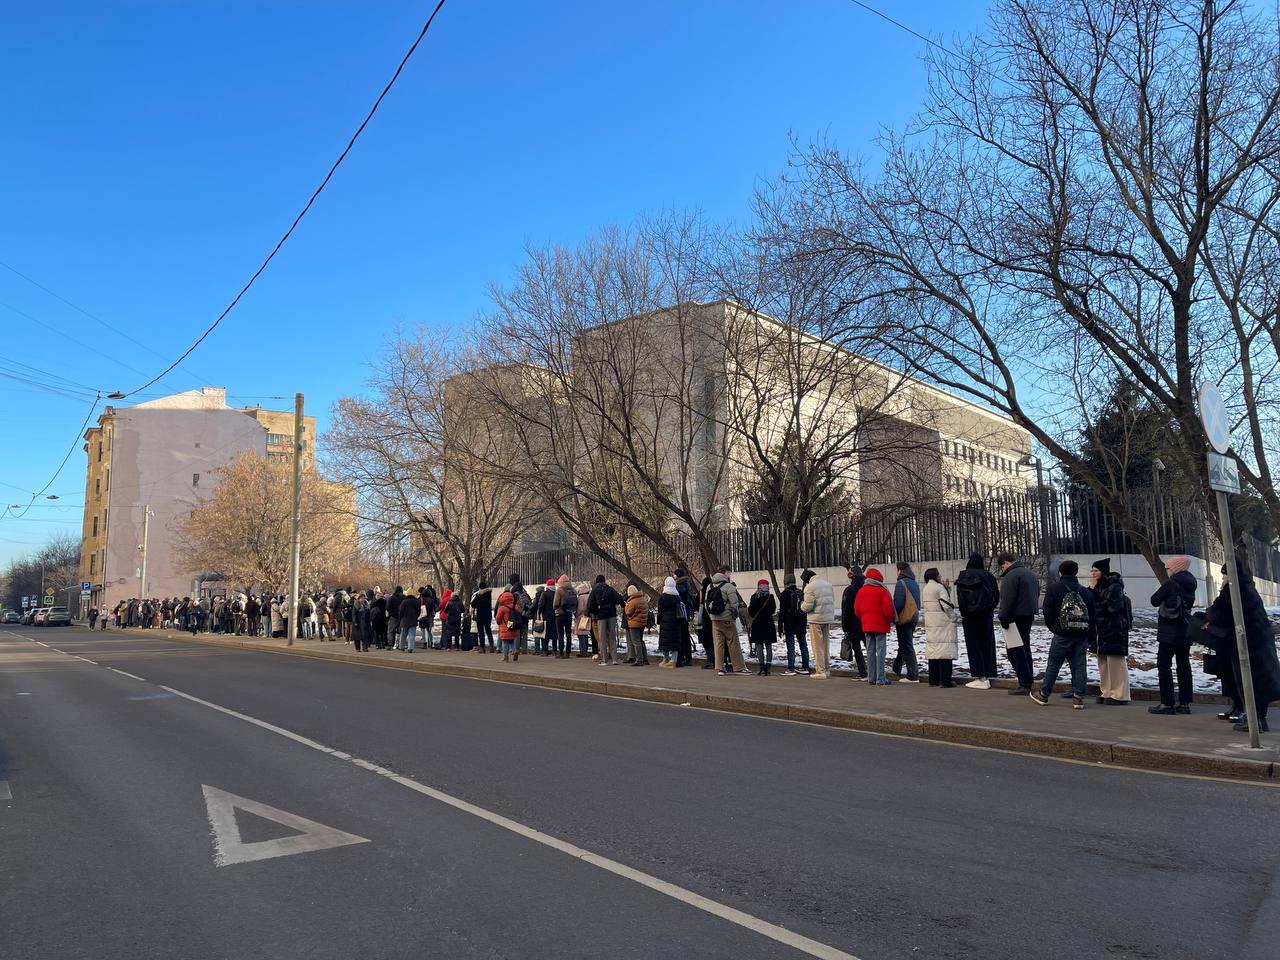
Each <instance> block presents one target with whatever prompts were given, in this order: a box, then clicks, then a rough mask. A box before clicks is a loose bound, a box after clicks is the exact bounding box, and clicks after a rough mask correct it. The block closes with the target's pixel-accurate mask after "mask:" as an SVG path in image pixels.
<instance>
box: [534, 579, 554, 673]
mask: <svg viewBox="0 0 1280 960" xmlns="http://www.w3.org/2000/svg"><path fill="white" fill-rule="evenodd" d="M554 602H555V581H554V580H548V581H547V582H546V583H541V584H539V585H538V589H537V590H535V591H534V592H533V609H532V613H533V617H532V620H531V622H530V624H529V632H530V633H531V634H533V655H534V656H535V657H545V656H547V655H548V654H550V653H551V644H550V639H551V638H550V636H549V634H548V631H550V630H553V629H554V623H555V614H554V613H553V612H552V604H553V603H554Z"/></svg>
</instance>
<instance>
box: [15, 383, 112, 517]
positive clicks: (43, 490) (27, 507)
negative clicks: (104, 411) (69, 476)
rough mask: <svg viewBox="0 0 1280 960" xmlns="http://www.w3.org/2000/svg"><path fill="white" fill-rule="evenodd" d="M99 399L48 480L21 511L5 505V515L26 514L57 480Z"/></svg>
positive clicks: (99, 396)
mask: <svg viewBox="0 0 1280 960" xmlns="http://www.w3.org/2000/svg"><path fill="white" fill-rule="evenodd" d="M100 400H102V394H101V393H99V394H97V395H95V396H94V398H93V404H92V405H91V406H90V407H89V412H88V413H86V414H85V416H84V423H82V424H80V429H79V430H77V431H76V435H75V438H74V439H73V440H72V441H71V446H70V447H69V448H68V449H67V455H66V456H65V457H63V458H62V462H61V463H60V464H58V469H57V470H55V471H53V476H52V477H50V478H49V480H48V482H47V483H45V485H44V486H43V487H41V488H40V489H39V490H37V491H36V492H35V493H33V494H32V495H31V499H30V500H29V501H27V505H26V506H25V507H23V508H22V512H21V513H18V512H17V511H15V510H13V509H12V508H11V507H8V506H6V507H5V514H6V515H8V516H11V517H14V518H20V517H24V516H26V515H27V513H28V512H29V511H30V510H31V505H32V504H33V503H35V502H36V498H37V497H39V496H41V495H42V494H43V493H44V492H45V491H46V490H48V489H49V488H50V487H51V486H53V483H54V481H55V480H57V479H58V476H59V475H60V474H61V473H62V469H63V467H65V466H66V465H67V461H68V460H70V459H71V454H73V453H75V450H76V447H78V446H79V445H80V440H81V438H82V437H83V436H84V431H85V427H87V426H89V421H90V420H92V419H93V415H94V414H95V413H96V412H97V410H98V403H99V401H100Z"/></svg>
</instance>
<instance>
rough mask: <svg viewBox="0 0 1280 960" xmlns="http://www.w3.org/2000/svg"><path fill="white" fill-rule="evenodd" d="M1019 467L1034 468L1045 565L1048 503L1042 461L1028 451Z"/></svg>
mask: <svg viewBox="0 0 1280 960" xmlns="http://www.w3.org/2000/svg"><path fill="white" fill-rule="evenodd" d="M1018 466H1020V467H1030V466H1034V467H1035V468H1036V506H1037V512H1038V513H1039V514H1040V553H1041V554H1042V555H1043V556H1044V562H1045V564H1046V566H1047V565H1048V563H1049V509H1048V508H1049V505H1048V503H1047V502H1046V498H1045V492H1046V491H1045V487H1044V462H1043V461H1042V460H1041V459H1040V458H1039V457H1037V456H1034V455H1033V454H1031V453H1030V452H1028V453H1027V454H1025V455H1024V456H1023V457H1022V459H1021V460H1019V461H1018Z"/></svg>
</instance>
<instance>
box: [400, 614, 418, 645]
mask: <svg viewBox="0 0 1280 960" xmlns="http://www.w3.org/2000/svg"><path fill="white" fill-rule="evenodd" d="M417 642H418V621H417V620H404V621H402V622H401V624H400V646H401V647H402V648H403V649H405V650H412V649H413V648H414V646H415V644H417Z"/></svg>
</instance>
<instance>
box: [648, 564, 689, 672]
mask: <svg viewBox="0 0 1280 960" xmlns="http://www.w3.org/2000/svg"><path fill="white" fill-rule="evenodd" d="M672 579H673V580H675V583H676V594H677V595H678V596H679V597H680V602H681V603H682V604H683V605H684V617H683V618H677V619H678V620H679V622H678V623H676V624H675V625H669V626H668V628H667V630H668V634H670V633H671V632H672V631H674V632H675V633H676V634H677V635H678V639H679V647H678V649H677V651H676V656H675V658H674V659H675V662H674V663H672V664H671V665H672V667H692V666H693V630H694V629H695V628H694V625H693V617H694V615H695V614H694V611H696V610H697V609H698V592H697V590H695V589H694V587H693V580H692V578H690V576H689V571H688V569H686V568H685V567H676V572H675V576H674V577H672ZM664 590H665V587H664ZM658 616H659V617H661V616H662V611H661V610H659V611H658ZM658 637H659V639H661V637H662V631H661V630H659V631H658Z"/></svg>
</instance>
